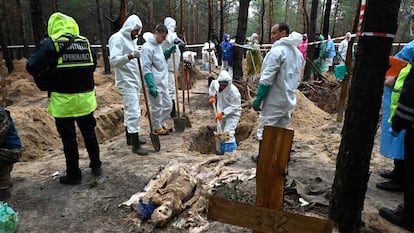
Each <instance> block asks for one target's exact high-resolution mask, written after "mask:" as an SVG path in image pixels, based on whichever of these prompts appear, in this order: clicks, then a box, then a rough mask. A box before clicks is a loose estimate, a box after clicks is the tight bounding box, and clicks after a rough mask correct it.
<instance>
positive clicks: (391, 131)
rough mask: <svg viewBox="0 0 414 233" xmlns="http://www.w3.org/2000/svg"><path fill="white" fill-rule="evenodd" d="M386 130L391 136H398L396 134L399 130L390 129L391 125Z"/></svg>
mask: <svg viewBox="0 0 414 233" xmlns="http://www.w3.org/2000/svg"><path fill="white" fill-rule="evenodd" d="M388 132H389V133H390V134H391V136H393V137H398V135H399V134H400V132H401V131H398V132H397V131H395V130H393V129H392V126H391V127H390V128H389V129H388Z"/></svg>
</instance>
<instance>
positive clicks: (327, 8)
mask: <svg viewBox="0 0 414 233" xmlns="http://www.w3.org/2000/svg"><path fill="white" fill-rule="evenodd" d="M331 5H332V0H326V3H325V14H324V15H325V17H324V18H323V31H322V34H323V36H324V37H325V39H328V35H329V19H330V18H331V17H330V16H331Z"/></svg>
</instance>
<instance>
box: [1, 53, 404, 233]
mask: <svg viewBox="0 0 414 233" xmlns="http://www.w3.org/2000/svg"><path fill="white" fill-rule="evenodd" d="M25 62H26V61H25V60H24V59H22V60H19V61H16V62H15V71H14V72H13V73H12V74H11V75H9V76H8V79H10V80H11V81H12V82H11V85H9V86H7V87H6V88H7V92H8V97H7V98H8V100H7V103H8V106H7V108H8V109H9V110H10V111H11V115H12V117H13V119H14V121H15V123H16V127H17V129H18V131H19V134H20V136H21V139H22V142H23V145H24V152H23V156H22V159H21V161H20V162H18V163H16V164H15V166H14V169H13V172H12V182H13V188H12V198H11V199H10V200H9V201H8V203H9V205H10V206H11V207H12V208H13V209H14V210H15V211H17V212H18V216H19V226H18V230H17V232H25V233H26V232H42V233H43V232H68V233H69V232H250V231H251V230H249V229H245V228H241V227H235V226H231V225H228V224H223V223H219V222H215V221H206V209H207V207H206V206H203V208H202V209H204V211H201V212H200V213H199V217H200V218H201V219H204V220H201V221H200V225H202V224H201V223H203V228H202V230H200V229H201V228H200V227H201V226H198V227H199V228H197V227H194V224H193V225H192V227H190V226H189V225H188V224H187V225H185V224H184V225H183V224H181V225H180V224H179V219H183V218H184V217H183V215H188V212H186V211H184V212H183V213H181V214H180V215H177V217H176V218H174V219H172V220H171V221H170V223H169V224H167V226H165V227H163V228H157V227H154V226H151V224H150V223H148V222H142V221H140V220H139V218H138V215H137V213H136V211H135V209H134V208H130V207H124V206H121V207H120V204H121V203H123V202H125V201H127V200H129V199H130V197H131V196H132V195H133V194H135V193H137V192H141V191H143V189H144V187H145V186H146V185H147V184H148V183H149V182H150V181H151V180H152V179H153V178H154V177H156V176H157V174H159V173H160V171H161V170H162V168H164V167H166V166H168V164H169V162H171V161H177V162H178V163H179V164H181V165H183V166H184V165H188V166H193V165H194V164H198V163H202V162H203V161H206V160H208V159H211V158H215V157H217V155H216V154H215V151H214V148H215V140H214V137H213V136H212V135H211V129H213V128H214V127H215V121H214V114H213V110H212V108H211V106H210V105H209V103H208V95H207V94H205V93H208V87H207V86H208V85H207V76H209V74H208V73H205V72H204V73H203V74H205V79H197V80H195V81H194V82H193V85H192V88H191V90H190V97H191V98H190V105H187V104H186V105H185V106H186V110H187V111H186V115H187V116H188V117H189V119H190V122H191V124H192V127H191V128H186V129H185V131H184V132H172V133H171V134H170V135H167V136H162V137H161V136H160V142H161V151H160V152H158V153H156V152H155V151H154V150H153V148H152V146H151V141H150V138H149V126H148V120H147V118H146V117H145V116H144V115H145V114H144V113H145V110H144V111H143V117H141V123H142V125H141V133H140V134H141V135H142V136H143V137H144V138H145V139H146V140H147V144H146V145H144V147H145V148H147V149H148V150H149V151H150V153H149V155H148V156H138V155H136V154H134V153H132V152H131V147H129V146H127V145H126V140H125V135H124V126H123V106H122V101H121V97H120V96H119V94H118V91H117V88H116V87H115V86H114V76H113V74H110V75H104V74H103V67H102V65H100V66H98V68H97V70H96V72H95V80H96V87H97V99H98V106H99V107H98V109H97V111H96V112H95V116H96V118H97V121H98V126H97V129H96V131H97V135H98V138H99V142H100V154H101V159H102V161H103V166H102V168H103V175H102V176H101V177H99V178H97V179H96V178H94V177H93V176H92V175H91V173H90V169H89V168H88V164H89V159H88V156H87V152H86V150H85V148H84V147H83V146H82V145H81V146H80V156H81V159H80V167H81V170H82V172H83V181H82V184H81V185H77V186H67V185H62V184H60V183H59V181H58V177H59V176H60V175H64V174H65V158H64V155H63V151H62V145H61V141H60V137H59V136H58V134H57V132H56V129H55V125H54V120H53V118H52V117H50V115H49V114H48V113H47V112H46V106H47V101H48V100H47V96H46V93H45V92H40V91H39V90H38V89H37V88H36V86H35V84H34V82H33V79H32V77H31V76H30V75H29V74H28V73H27V72H26V71H25ZM217 72H218V70H217ZM180 94H181V93H180ZM180 96H181V95H180ZM297 96H298V106H297V107H296V109H295V110H294V111H293V114H292V122H291V126H290V127H291V128H292V129H293V130H294V131H295V132H294V139H293V144H292V150H291V154H290V161H289V164H288V177H289V180H291V181H292V180H294V181H295V182H296V185H298V184H303V185H305V186H306V185H309V184H310V183H312V182H313V181H315V180H318V182H319V183H320V184H323V185H324V186H325V187H329V188H330V187H331V185H332V182H333V179H334V174H335V162H336V155H337V153H338V148H339V145H340V141H341V137H340V132H341V128H342V124H341V123H338V122H336V115H335V114H329V113H327V112H325V111H323V110H321V109H320V108H318V107H317V106H316V105H315V103H313V102H312V101H310V100H309V99H308V98H306V97H305V95H303V94H302V93H301V92H299V91H298V94H297ZM142 99H143V98H142ZM181 104H182V103H181ZM141 107H142V109H145V105H144V104H143V102H141ZM257 118H258V115H257V113H256V112H254V111H253V110H252V109H250V108H248V107H246V108H244V109H243V113H242V117H241V120H240V123H239V125H238V129H237V135H236V136H237V139H238V143H239V147H238V149H237V150H235V151H234V152H232V153H229V154H225V155H224V156H223V157H221V158H222V159H233V160H234V162H233V163H231V164H228V165H225V166H226V167H228V168H231V169H234V170H236V171H247V170H249V171H251V170H253V171H255V168H256V163H254V162H252V161H251V159H250V157H251V155H255V154H257V153H258V142H257V141H256V139H255V132H256V129H257ZM379 135H380V132H378V133H377V137H376V139H375V145H374V150H373V152H372V159H371V165H370V171H371V176H370V180H369V183H368V190H367V192H366V198H365V204H364V209H363V212H362V219H363V222H364V225H365V226H364V228H363V232H390V233H391V232H404V231H403V230H402V229H401V228H398V227H396V226H393V225H392V224H390V223H388V222H387V221H385V220H384V219H382V218H381V217H380V216H379V215H378V209H379V208H380V207H384V206H386V207H392V208H395V207H397V205H398V204H399V203H400V202H401V201H402V199H403V195H402V193H392V192H385V191H381V190H378V189H376V188H375V184H376V183H377V182H380V181H383V179H382V178H380V177H379V175H378V173H379V172H380V171H382V170H384V169H391V168H392V161H391V160H389V159H385V158H383V157H382V156H380V155H379V153H378V141H379V140H378V139H379ZM79 141H82V139H81V138H79ZM81 144H82V143H81ZM253 177H254V176H253ZM225 185H227V186H224V187H229V188H228V190H233V192H241V193H243V194H244V201H247V202H249V201H252V200H253V201H254V200H255V199H254V198H255V179H254V178H253V179H252V178H250V179H246V180H245V181H243V182H242V183H238V184H234V183H232V182H228V183H227V184H225ZM221 187H223V186H221ZM329 188H328V189H327V190H326V191H327V192H326V195H325V196H324V197H322V198H320V199H319V201H315V202H313V203H311V204H310V205H305V206H300V203H299V201H298V198H299V195H297V192H294V191H292V190H295V188H293V189H292V188H288V187H286V190H285V202H284V209H285V210H287V211H292V212H296V213H300V214H303V215H310V216H316V217H320V218H327V212H328V207H327V205H326V204H327V199H326V198H329ZM236 189H237V190H236ZM215 190H216V191H215V192H229V191H228V190H227V191H225V188H221V190H220V188H217V187H216V188H215ZM223 190H224V191H223ZM230 196H231V195H230ZM324 198H325V199H324ZM305 199H306V198H305ZM193 223H194V222H193ZM195 225H197V224H195ZM178 226H181V229H179V228H178ZM197 229H198V230H197ZM335 232H337V230H335Z"/></svg>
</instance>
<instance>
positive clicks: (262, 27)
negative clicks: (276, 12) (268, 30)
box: [259, 0, 265, 44]
mask: <svg viewBox="0 0 414 233" xmlns="http://www.w3.org/2000/svg"><path fill="white" fill-rule="evenodd" d="M264 15H265V0H262V6H261V7H260V16H259V20H260V23H259V24H260V44H263V42H264V38H265V37H264V35H265V31H264Z"/></svg>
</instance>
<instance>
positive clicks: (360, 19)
mask: <svg viewBox="0 0 414 233" xmlns="http://www.w3.org/2000/svg"><path fill="white" fill-rule="evenodd" d="M366 4H367V1H366V0H362V1H361V8H360V9H359V22H358V30H357V33H358V34H359V33H361V28H362V22H363V21H364V15H365V6H366Z"/></svg>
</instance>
